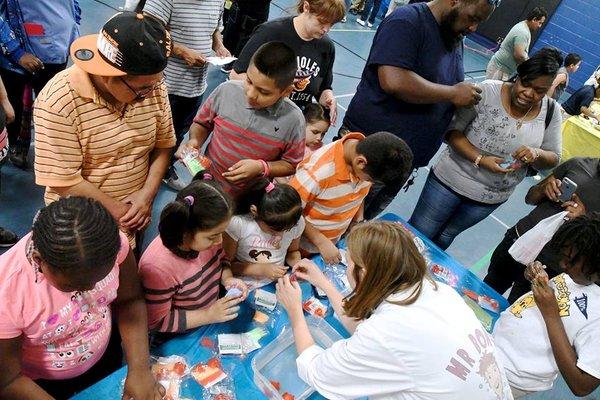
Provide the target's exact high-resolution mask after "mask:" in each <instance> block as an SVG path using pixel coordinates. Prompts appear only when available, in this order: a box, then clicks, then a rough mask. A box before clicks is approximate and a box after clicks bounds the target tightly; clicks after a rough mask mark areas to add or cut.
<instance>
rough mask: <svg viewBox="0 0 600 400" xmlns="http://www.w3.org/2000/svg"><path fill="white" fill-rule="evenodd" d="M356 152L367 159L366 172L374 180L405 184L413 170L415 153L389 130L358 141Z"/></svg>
mask: <svg viewBox="0 0 600 400" xmlns="http://www.w3.org/2000/svg"><path fill="white" fill-rule="evenodd" d="M356 152H357V153H358V154H361V155H363V156H364V157H365V158H366V159H367V166H366V167H365V173H367V174H368V175H369V176H370V177H371V179H373V180H374V181H378V182H382V183H385V184H390V183H394V184H395V183H398V184H404V182H406V180H407V179H408V176H409V175H410V172H411V171H412V162H413V153H412V151H411V149H410V147H408V145H407V144H406V142H405V141H404V140H402V139H400V138H399V137H397V136H395V135H392V134H391V133H389V132H377V133H374V134H372V135H369V136H367V137H366V138H365V139H364V140H361V141H360V142H358V145H357V146H356Z"/></svg>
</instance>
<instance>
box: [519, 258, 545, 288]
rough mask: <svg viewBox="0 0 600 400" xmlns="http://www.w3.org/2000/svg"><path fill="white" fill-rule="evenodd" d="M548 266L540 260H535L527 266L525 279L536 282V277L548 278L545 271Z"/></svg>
mask: <svg viewBox="0 0 600 400" xmlns="http://www.w3.org/2000/svg"><path fill="white" fill-rule="evenodd" d="M545 269H546V266H545V265H543V264H542V263H541V262H539V261H534V262H532V263H530V264H529V265H527V267H525V273H524V275H525V279H527V280H528V281H529V282H532V283H533V282H534V281H535V280H536V279H546V281H547V280H548V273H546V271H545Z"/></svg>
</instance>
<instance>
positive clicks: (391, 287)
mask: <svg viewBox="0 0 600 400" xmlns="http://www.w3.org/2000/svg"><path fill="white" fill-rule="evenodd" d="M347 243H348V253H347V261H348V270H347V272H346V274H347V276H348V280H349V282H350V285H351V286H352V287H353V291H352V293H351V294H350V295H349V296H347V297H343V295H342V294H341V293H340V292H339V291H338V290H337V289H336V288H335V286H334V285H333V284H332V283H331V282H330V281H329V280H328V279H327V277H326V276H325V275H324V274H323V273H322V272H321V270H320V269H319V268H318V267H317V266H316V265H315V264H314V263H312V262H310V261H309V260H302V261H300V262H299V263H298V264H296V266H294V272H295V274H296V275H297V277H298V279H303V280H306V281H309V282H310V283H311V284H313V285H315V286H317V287H318V288H320V289H322V290H323V291H324V292H325V293H326V295H327V297H328V298H329V301H330V302H331V305H332V306H333V309H334V311H335V313H336V315H337V316H339V318H340V321H341V322H342V323H343V324H344V326H345V327H346V329H347V330H348V331H349V332H351V334H352V336H351V337H350V338H348V339H345V340H340V341H338V342H336V343H334V344H333V345H332V346H331V347H330V348H328V349H323V348H321V347H319V346H318V345H317V344H316V343H315V340H314V339H313V336H312V334H311V331H310V330H309V328H308V325H307V323H306V320H305V318H304V313H303V310H302V291H301V289H300V286H299V284H298V282H294V281H293V279H292V280H290V278H289V277H288V276H287V275H286V276H284V277H283V278H282V279H279V281H278V282H277V299H278V300H279V303H280V304H281V305H283V307H284V308H285V309H286V310H287V313H288V316H289V318H290V325H291V327H292V330H293V333H294V339H295V342H296V350H297V352H298V354H299V355H298V358H297V359H296V364H297V366H298V374H299V376H300V378H301V379H302V380H304V381H305V382H306V383H307V384H308V385H310V386H311V387H312V388H314V389H315V390H317V391H318V392H319V393H320V394H321V395H323V396H324V397H326V398H328V399H336V400H343V399H356V398H363V397H368V398H369V399H370V400H384V399H385V400H400V399H402V400H421V399H422V400H456V399H469V400H471V399H477V400H508V399H512V396H511V392H510V388H509V386H508V382H507V381H506V377H505V375H504V372H503V368H502V366H501V364H499V363H498V361H497V356H496V353H497V352H496V347H495V346H494V342H493V340H492V338H491V336H490V335H488V334H487V332H486V331H485V329H484V328H483V327H482V326H481V323H480V322H479V321H478V320H477V317H475V315H474V314H473V311H471V309H470V308H469V307H468V306H467V305H466V304H465V302H464V301H463V299H462V298H461V297H460V296H459V295H458V293H456V291H455V290H454V289H452V288H451V287H450V286H448V285H445V284H443V283H435V282H434V281H433V280H432V279H431V277H430V276H429V273H428V269H427V264H426V262H425V260H424V259H423V257H422V256H421V255H420V253H419V251H418V249H417V247H416V246H415V244H414V242H413V240H412V238H411V237H410V236H409V235H408V234H407V232H406V231H405V228H404V227H403V226H402V225H400V224H397V223H393V222H367V223H363V224H359V225H357V226H356V227H355V228H354V229H352V231H351V232H350V234H349V235H348V237H347Z"/></svg>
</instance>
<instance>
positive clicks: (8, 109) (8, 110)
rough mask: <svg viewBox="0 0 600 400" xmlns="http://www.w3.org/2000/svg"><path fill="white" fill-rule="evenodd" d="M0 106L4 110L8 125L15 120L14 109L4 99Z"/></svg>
mask: <svg viewBox="0 0 600 400" xmlns="http://www.w3.org/2000/svg"><path fill="white" fill-rule="evenodd" d="M0 106H2V108H3V109H4V113H5V114H6V123H7V124H10V123H11V122H13V121H14V120H15V109H14V108H13V106H12V104H10V101H8V99H4V100H2V101H0Z"/></svg>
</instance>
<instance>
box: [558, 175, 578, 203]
mask: <svg viewBox="0 0 600 400" xmlns="http://www.w3.org/2000/svg"><path fill="white" fill-rule="evenodd" d="M576 190H577V184H576V183H575V182H573V181H572V180H570V179H569V178H567V177H565V178H563V179H562V181H561V184H560V191H561V194H560V196H559V197H558V200H560V201H561V202H563V203H564V202H565V201H569V200H571V197H572V196H573V193H575V191H576Z"/></svg>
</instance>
